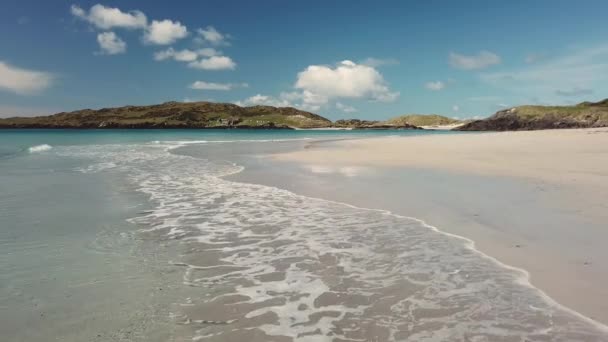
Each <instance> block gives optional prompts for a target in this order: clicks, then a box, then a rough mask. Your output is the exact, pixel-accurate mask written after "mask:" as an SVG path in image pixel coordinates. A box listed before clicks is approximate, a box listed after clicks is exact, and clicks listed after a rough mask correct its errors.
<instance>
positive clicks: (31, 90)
mask: <svg viewBox="0 0 608 342" xmlns="http://www.w3.org/2000/svg"><path fill="white" fill-rule="evenodd" d="M53 79H54V77H53V75H52V74H50V73H48V72H43V71H34V70H27V69H21V68H18V67H14V66H11V65H9V64H7V63H5V62H2V61H0V89H3V90H8V91H11V92H14V93H17V94H20V95H28V94H35V93H38V92H40V91H42V90H44V89H46V88H48V87H50V86H51V84H52V83H53Z"/></svg>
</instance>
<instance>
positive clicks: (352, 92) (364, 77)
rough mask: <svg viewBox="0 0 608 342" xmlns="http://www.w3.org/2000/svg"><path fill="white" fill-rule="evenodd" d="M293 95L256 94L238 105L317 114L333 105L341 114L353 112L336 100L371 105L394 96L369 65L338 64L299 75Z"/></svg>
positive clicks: (317, 67)
mask: <svg viewBox="0 0 608 342" xmlns="http://www.w3.org/2000/svg"><path fill="white" fill-rule="evenodd" d="M294 88H295V91H290V92H282V93H281V94H280V95H279V96H278V97H274V96H269V95H262V94H257V95H254V96H252V97H250V98H247V99H245V100H242V101H237V102H236V103H237V104H239V105H258V104H264V105H270V106H281V107H297V108H300V109H303V110H308V111H318V110H320V109H321V108H323V107H327V106H328V105H329V104H332V103H334V101H335V106H336V108H337V109H340V110H342V111H344V112H353V111H356V109H355V108H353V107H350V106H347V105H344V104H343V103H340V102H339V101H338V100H339V99H364V100H371V101H393V100H395V99H396V98H397V97H398V96H399V93H398V92H394V91H391V90H390V89H389V87H388V85H387V84H386V81H385V80H384V78H383V77H382V75H381V74H380V73H379V72H378V71H377V70H376V69H375V68H373V67H371V66H369V65H363V64H357V63H354V62H352V61H348V60H346V61H342V62H340V63H338V65H336V66H334V67H332V66H325V65H311V66H309V67H307V68H306V69H304V70H303V71H301V72H299V73H298V75H297V78H296V82H295V84H294Z"/></svg>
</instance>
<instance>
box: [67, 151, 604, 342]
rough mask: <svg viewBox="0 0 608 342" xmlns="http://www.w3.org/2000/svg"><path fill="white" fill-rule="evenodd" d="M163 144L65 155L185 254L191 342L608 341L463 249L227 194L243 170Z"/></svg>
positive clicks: (410, 231) (400, 229)
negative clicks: (110, 176)
mask: <svg viewBox="0 0 608 342" xmlns="http://www.w3.org/2000/svg"><path fill="white" fill-rule="evenodd" d="M165 144H166V143H161V144H158V145H154V144H151V145H140V146H137V145H132V146H97V147H74V148H71V149H68V150H67V151H66V152H67V153H70V154H72V155H80V156H86V157H88V158H93V159H95V160H96V162H97V163H112V164H113V165H114V167H113V168H111V170H114V171H119V172H125V173H126V174H127V175H128V177H129V178H130V179H131V180H132V181H133V182H134V184H137V185H138V186H139V188H140V191H142V192H144V193H147V194H149V195H150V199H151V201H152V202H153V204H154V206H155V208H154V210H152V211H151V212H146V213H142V215H141V216H139V217H136V218H133V219H132V220H131V221H132V222H134V223H136V224H138V225H140V226H141V227H142V230H141V234H150V235H152V236H155V237H157V238H159V239H167V241H173V240H178V241H181V242H182V243H183V244H185V246H188V248H187V249H186V250H187V252H185V253H184V256H183V258H184V260H183V261H178V262H175V263H174V265H175V267H183V268H184V276H183V280H184V285H185V286H189V287H199V288H200V289H201V296H200V298H190V299H189V300H188V305H186V306H181V308H182V310H183V312H181V313H180V314H179V315H180V317H182V318H183V321H184V322H188V324H195V323H196V322H201V323H200V326H201V328H200V330H199V331H198V333H197V334H196V336H191V337H192V338H195V339H196V340H202V341H206V340H214V339H218V338H225V339H230V338H232V339H235V340H238V339H239V338H238V337H239V336H243V335H239V334H243V333H248V334H253V331H254V330H255V331H258V332H261V333H262V334H264V335H266V336H285V337H288V338H291V339H292V340H294V341H325V340H333V339H334V338H336V339H342V340H361V341H365V340H371V339H376V340H384V341H398V340H412V341H455V340H470V341H494V340H520V341H521V340H529V341H534V340H541V341H547V340H550V341H605V340H607V336H608V335H607V334H608V330H607V329H606V327H605V326H603V325H601V324H599V323H596V322H593V321H592V320H590V319H588V318H586V317H584V316H582V315H580V314H578V313H576V312H573V311H571V310H568V309H566V308H564V307H562V306H560V305H559V304H557V303H555V302H554V301H553V300H551V299H550V298H549V297H548V296H546V295H545V294H544V293H543V292H542V291H540V290H538V289H536V288H534V287H532V286H531V285H530V283H529V281H528V274H527V273H526V272H525V271H524V270H521V269H516V268H512V267H509V266H506V265H504V264H501V263H500V262H498V261H497V260H495V259H493V258H491V257H488V256H486V255H484V254H482V253H480V252H479V251H477V250H476V249H475V248H474V244H473V242H472V241H471V240H468V239H464V238H461V237H457V236H454V235H450V234H446V233H442V232H441V231H439V230H438V229H437V228H435V227H432V226H429V225H427V224H426V223H424V222H422V221H420V220H417V219H414V218H410V217H404V216H399V215H394V214H392V213H390V212H386V211H379V210H371V209H365V208H357V207H354V206H351V205H347V204H344V203H336V202H331V201H325V200H321V199H315V198H308V197H303V196H299V195H296V194H294V193H291V192H289V191H285V190H281V189H278V188H273V187H268V186H261V185H255V184H242V183H235V182H230V181H227V180H224V179H222V178H221V177H222V176H225V175H227V174H231V173H235V172H239V171H240V170H241V169H242V168H241V167H239V166H238V165H234V164H232V163H226V162H222V163H219V162H211V161H208V160H204V159H196V158H192V157H188V156H183V155H174V154H171V153H169V152H167V151H168V150H170V148H168V146H165ZM178 146H181V145H179V144H178ZM227 303H228V304H227ZM204 322H214V323H213V324H211V323H204ZM220 323H222V324H220ZM196 324H199V323H196Z"/></svg>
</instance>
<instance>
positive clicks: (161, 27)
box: [144, 19, 188, 45]
mask: <svg viewBox="0 0 608 342" xmlns="http://www.w3.org/2000/svg"><path fill="white" fill-rule="evenodd" d="M187 35H188V29H187V28H186V26H184V25H182V24H181V23H180V22H179V21H172V20H169V19H165V20H160V21H159V20H152V23H151V24H150V25H149V26H148V27H147V28H146V31H145V33H144V42H146V43H149V44H155V45H169V44H173V43H175V42H176V41H178V40H179V39H182V38H185V37H186V36H187Z"/></svg>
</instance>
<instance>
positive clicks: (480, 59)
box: [449, 51, 501, 70]
mask: <svg viewBox="0 0 608 342" xmlns="http://www.w3.org/2000/svg"><path fill="white" fill-rule="evenodd" d="M449 62H450V65H451V66H452V67H454V68H457V69H463V70H476V69H485V68H487V67H490V66H492V65H496V64H500V62H501V59H500V56H498V55H497V54H495V53H493V52H489V51H480V52H479V53H478V54H477V55H472V56H466V55H461V54H458V53H455V52H450V56H449Z"/></svg>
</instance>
